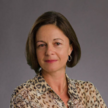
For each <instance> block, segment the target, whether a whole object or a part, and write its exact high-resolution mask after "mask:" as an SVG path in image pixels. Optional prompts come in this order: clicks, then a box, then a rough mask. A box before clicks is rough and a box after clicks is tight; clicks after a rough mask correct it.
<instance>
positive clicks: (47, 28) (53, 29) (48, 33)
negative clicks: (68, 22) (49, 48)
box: [36, 24, 68, 40]
mask: <svg viewBox="0 0 108 108" xmlns="http://www.w3.org/2000/svg"><path fill="white" fill-rule="evenodd" d="M55 38H61V39H62V40H67V39H68V38H67V36H66V35H65V34H64V33H63V31H62V30H60V29H59V28H58V27H57V26H55V25H53V24H48V25H43V26H41V27H40V28H39V30H38V31H37V34H36V40H39V39H44V40H48V39H55Z"/></svg>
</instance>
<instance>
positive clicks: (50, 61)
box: [45, 60, 57, 63]
mask: <svg viewBox="0 0 108 108" xmlns="http://www.w3.org/2000/svg"><path fill="white" fill-rule="evenodd" d="M55 61H57V60H45V62H49V63H52V62H55Z"/></svg>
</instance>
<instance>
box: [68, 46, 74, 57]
mask: <svg viewBox="0 0 108 108" xmlns="http://www.w3.org/2000/svg"><path fill="white" fill-rule="evenodd" d="M72 51H73V46H72V45H69V53H68V55H69V56H70V54H71V53H72Z"/></svg>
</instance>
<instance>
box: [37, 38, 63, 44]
mask: <svg viewBox="0 0 108 108" xmlns="http://www.w3.org/2000/svg"><path fill="white" fill-rule="evenodd" d="M53 40H54V41H55V40H62V39H60V38H56V39H53ZM62 41H63V40H62ZM38 42H44V41H43V40H39V41H36V43H38Z"/></svg>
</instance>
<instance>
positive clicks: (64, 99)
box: [10, 11, 107, 108]
mask: <svg viewBox="0 0 108 108" xmlns="http://www.w3.org/2000/svg"><path fill="white" fill-rule="evenodd" d="M80 57H81V49H80V45H79V42H78V39H77V37H76V34H75V32H74V30H73V28H72V27H71V25H70V23H69V22H68V20H67V19H66V18H65V17H64V16H63V15H62V14H60V13H58V12H54V11H49V12H45V13H44V14H42V15H41V16H40V17H39V18H38V19H37V20H36V22H35V23H34V25H33V27H32V29H31V31H30V33H29V36H28V39H27V43H26V58H27V63H28V64H29V65H30V66H31V68H32V69H34V70H35V72H36V76H35V77H34V78H33V79H30V80H28V81H26V82H25V83H23V84H22V85H20V86H18V87H17V88H16V89H15V90H14V93H13V94H12V98H11V103H10V108H107V107H106V105H105V103H104V100H103V99H102V97H101V95H100V94H99V92H98V90H97V89H96V88H95V86H94V85H93V84H92V83H91V82H88V81H81V80H73V79H70V78H69V76H68V75H67V74H66V72H65V71H66V66H68V67H74V66H75V65H76V64H77V63H78V61H79V60H80Z"/></svg>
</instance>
